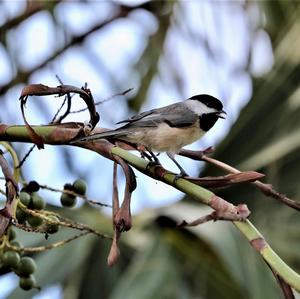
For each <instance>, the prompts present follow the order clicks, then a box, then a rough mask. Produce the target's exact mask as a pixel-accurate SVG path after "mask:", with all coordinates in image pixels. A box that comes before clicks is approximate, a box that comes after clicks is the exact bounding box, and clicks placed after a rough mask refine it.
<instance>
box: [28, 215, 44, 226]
mask: <svg viewBox="0 0 300 299" xmlns="http://www.w3.org/2000/svg"><path fill="white" fill-rule="evenodd" d="M27 222H28V223H29V224H30V225H31V226H32V227H38V226H40V225H41V224H42V223H43V219H42V218H40V217H38V216H33V215H29V216H28V217H27Z"/></svg>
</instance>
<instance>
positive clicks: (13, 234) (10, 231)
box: [8, 227, 16, 241]
mask: <svg viewBox="0 0 300 299" xmlns="http://www.w3.org/2000/svg"><path fill="white" fill-rule="evenodd" d="M15 238H16V232H15V230H14V229H13V228H12V227H10V228H9V229H8V240H9V241H12V240H14V239H15Z"/></svg>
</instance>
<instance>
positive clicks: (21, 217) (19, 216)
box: [16, 207, 27, 224]
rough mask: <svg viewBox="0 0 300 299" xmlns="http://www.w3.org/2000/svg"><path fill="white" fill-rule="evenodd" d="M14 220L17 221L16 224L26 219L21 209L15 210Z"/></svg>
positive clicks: (25, 214)
mask: <svg viewBox="0 0 300 299" xmlns="http://www.w3.org/2000/svg"><path fill="white" fill-rule="evenodd" d="M16 218H17V220H18V223H21V224H22V223H24V222H25V221H26V219H27V213H26V212H25V211H24V210H22V209H21V208H19V207H17V210H16Z"/></svg>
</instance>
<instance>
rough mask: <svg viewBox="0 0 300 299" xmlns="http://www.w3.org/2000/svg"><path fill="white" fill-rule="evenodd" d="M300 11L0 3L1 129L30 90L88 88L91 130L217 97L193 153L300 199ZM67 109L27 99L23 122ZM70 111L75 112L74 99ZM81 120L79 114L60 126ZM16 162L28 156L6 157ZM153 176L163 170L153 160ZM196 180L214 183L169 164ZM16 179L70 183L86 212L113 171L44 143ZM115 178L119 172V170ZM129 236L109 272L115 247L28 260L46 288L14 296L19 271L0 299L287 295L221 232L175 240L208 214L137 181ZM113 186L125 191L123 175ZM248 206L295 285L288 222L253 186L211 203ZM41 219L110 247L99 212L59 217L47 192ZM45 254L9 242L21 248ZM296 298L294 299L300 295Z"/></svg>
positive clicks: (17, 117) (192, 4) (293, 237)
mask: <svg viewBox="0 0 300 299" xmlns="http://www.w3.org/2000/svg"><path fill="white" fill-rule="evenodd" d="M299 4H300V2H298V1H284V0H282V1H259V2H254V1H247V0H244V1H242V0H241V1H209V0H203V1H196V0H194V1H161V2H159V1H151V2H143V1H135V0H132V1H129V0H128V1H78V2H69V1H0V33H1V34H0V38H1V40H0V69H1V72H0V100H1V102H0V105H1V113H0V121H1V122H2V123H5V124H23V120H22V118H21V112H20V109H19V102H18V98H19V95H20V92H21V90H22V88H23V87H24V86H25V85H26V84H29V83H43V84H46V85H49V86H57V85H59V84H60V83H59V82H58V79H57V77H56V76H58V77H59V78H60V80H62V82H63V83H65V84H68V85H75V86H77V87H81V86H83V85H84V84H85V82H87V83H88V86H89V88H90V89H91V91H92V92H93V95H94V98H95V100H96V101H101V100H105V99H108V98H109V97H110V96H111V95H114V94H116V93H120V92H122V91H124V90H126V89H128V88H134V89H133V91H131V92H130V93H128V94H126V95H125V96H116V97H113V98H112V99H111V100H109V101H106V102H105V103H103V104H101V105H99V106H98V108H97V109H98V112H99V113H100V115H101V121H100V124H99V125H100V126H103V127H109V128H113V127H114V126H115V123H116V122H117V121H119V120H122V119H124V118H127V117H129V116H131V115H133V114H134V113H137V112H139V111H141V110H145V109H150V108H155V107H159V106H163V105H167V104H170V103H173V102H175V101H179V100H183V99H186V98H188V97H190V96H193V95H196V94H201V93H207V94H211V95H213V96H216V97H218V98H220V99H221V100H222V101H223V103H224V107H225V110H226V112H227V116H228V117H227V119H226V120H225V121H219V122H218V123H217V124H216V125H215V126H214V128H213V129H212V130H211V131H210V132H209V134H207V135H206V136H205V138H203V139H202V140H200V141H199V142H196V143H195V144H193V145H191V146H190V147H189V148H190V149H204V148H206V147H208V146H215V147H216V151H215V153H214V157H215V158H218V159H220V160H222V161H224V162H226V163H229V164H231V165H232V166H234V167H237V168H239V169H241V170H256V171H260V172H263V173H265V174H266V175H267V177H266V179H265V181H266V182H268V183H271V184H272V185H273V186H274V187H275V188H276V189H277V190H279V191H280V192H282V193H286V194H287V195H288V196H290V197H292V198H293V199H295V200H297V198H298V197H299V193H300V184H299V173H300V167H299V162H300V151H299V147H300V118H299V112H300V89H299V81H300V64H299V62H300V51H299V48H300V35H299V32H300V7H299V6H300V5H299ZM62 100H63V99H61V98H57V97H56V98H55V97H52V98H51V97H43V98H40V97H39V98H37V97H32V98H30V99H29V101H28V104H27V109H26V115H27V116H28V120H29V122H30V123H31V124H46V123H49V122H50V121H51V119H52V117H53V115H54V114H55V112H56V111H57V109H58V107H59V106H60V105H61V103H62ZM72 107H73V110H77V109H80V108H83V107H84V105H83V103H82V100H81V99H80V98H75V97H74V99H73V106H72ZM85 120H88V114H87V113H85V112H84V113H76V114H71V115H70V116H69V117H68V119H67V121H82V122H83V121H85ZM13 146H14V148H15V149H16V151H17V152H18V154H19V157H20V158H22V157H24V155H25V154H26V152H27V151H28V149H29V148H30V145H28V144H17V143H15V144H13ZM160 159H161V161H162V163H163V165H165V166H166V167H167V168H169V169H171V170H176V168H173V167H174V166H173V165H172V163H170V162H169V161H168V159H165V157H164V155H162V156H161V158H160ZM179 161H180V163H181V164H182V165H183V167H184V168H185V169H187V170H188V171H189V173H190V174H191V175H199V174H200V175H202V176H203V175H220V174H222V172H220V171H219V170H217V169H215V168H214V167H211V166H209V165H204V164H203V163H201V162H195V161H189V160H188V159H185V158H179ZM23 174H24V177H25V178H26V180H28V181H29V180H36V181H38V182H39V183H41V184H47V185H49V186H52V187H56V188H62V187H63V185H64V183H66V182H72V181H73V180H74V179H76V178H78V177H80V178H83V179H85V180H86V181H87V183H88V196H89V198H91V199H94V200H98V201H101V202H105V203H109V202H110V200H111V189H112V185H111V183H112V163H111V162H110V161H108V160H106V159H104V158H102V157H99V156H97V155H96V154H94V153H92V152H86V151H85V150H82V149H77V148H71V147H58V146H57V147H52V146H46V148H45V150H41V151H38V150H34V151H33V153H32V154H31V155H30V156H29V158H27V160H26V162H25V164H24V166H23ZM120 175H121V173H120ZM136 175H137V182H138V188H137V190H136V191H135V193H134V195H133V200H132V204H133V206H132V208H133V212H134V214H135V216H134V227H133V228H132V230H131V231H130V232H128V233H126V234H125V235H123V236H122V239H121V244H120V247H121V259H120V262H119V263H118V264H117V265H116V266H115V267H114V268H112V269H110V268H108V267H107V265H106V257H107V254H108V251H109V247H110V242H109V241H108V240H100V239H99V238H96V237H92V236H88V237H84V238H82V239H80V240H77V241H74V242H73V243H71V244H68V245H65V246H64V247H62V248H59V249H55V250H51V251H49V252H45V253H42V254H39V255H35V256H34V258H35V260H36V261H37V264H38V270H37V273H36V279H37V282H38V284H39V285H40V286H41V287H42V290H41V291H40V292H39V291H37V290H34V291H30V292H24V291H21V290H20V289H19V288H18V287H17V285H18V279H17V277H16V275H14V274H7V275H4V276H1V278H0V288H1V294H0V298H35V299H41V298H72V299H73V298H85V299H86V298H109V299H118V298H130V299H135V298H138V299H143V298H147V299H148V298H149V299H150V298H180V299H181V298H184V299H185V298H187V299H189V298H199V299H200V298H209V299H213V298H218V299H220V298H237V299H239V298H245V299H246V298H247V299H252V298H253V299H259V298H281V290H280V289H279V288H278V286H277V285H276V282H275V279H274V278H273V276H272V274H271V272H270V271H269V270H268V267H267V266H266V265H265V264H264V262H263V261H262V259H261V257H260V256H259V255H258V254H257V253H256V252H254V250H253V249H252V248H251V247H250V245H249V244H248V242H247V241H246V240H245V239H244V238H243V237H242V236H241V235H240V234H239V233H238V232H237V231H236V230H235V228H234V227H233V226H232V225H231V224H230V223H224V222H217V223H211V224H205V225H202V226H200V227H196V228H192V229H186V230H176V229H174V228H172V227H173V226H174V223H175V222H177V221H180V220H182V219H186V220H187V221H189V220H193V219H195V218H197V217H199V216H201V215H204V214H205V213H207V212H208V211H209V210H208V209H207V208H206V207H203V206H201V205H200V204H198V203H195V202H194V201H193V200H192V199H191V198H186V197H184V196H183V194H181V193H180V192H179V191H177V190H175V189H172V188H170V187H168V186H165V185H163V184H161V183H159V182H156V181H154V180H152V179H149V178H147V177H145V176H144V175H142V174H141V173H138V172H136ZM121 183H122V178H121ZM121 185H122V184H121ZM214 191H215V192H217V194H218V195H220V196H223V197H224V198H225V199H227V200H228V201H230V202H232V203H235V204H237V203H241V202H243V203H247V204H248V206H249V207H250V209H251V211H252V214H251V217H250V220H251V221H253V223H254V224H255V225H256V226H257V227H258V229H259V230H260V231H261V232H262V233H263V234H264V236H265V237H266V239H267V241H268V242H269V243H270V244H271V246H272V247H273V248H274V250H275V251H276V252H277V253H278V254H279V255H280V256H281V257H282V258H283V259H284V260H285V261H286V262H287V263H288V264H289V265H291V266H292V267H293V268H294V269H295V270H296V271H298V272H300V262H299V261H300V251H299V245H300V238H299V236H300V228H299V227H300V221H299V215H298V213H297V212H295V211H293V210H291V209H290V208H288V207H286V206H283V205H281V204H279V203H277V202H275V200H273V199H269V198H266V197H264V196H263V195H262V194H261V193H260V192H259V191H257V190H256V189H255V188H254V187H253V186H248V185H247V186H244V185H243V186H238V187H234V188H228V189H222V190H214ZM43 195H44V197H45V198H46V199H47V202H48V203H49V205H48V208H49V209H53V210H55V211H58V212H60V213H62V214H64V215H65V216H67V217H70V218H72V219H74V220H77V221H81V222H83V223H86V224H88V225H90V226H92V227H94V228H96V229H98V230H100V231H102V232H105V233H109V234H112V229H111V220H110V213H111V211H110V210H109V209H107V210H105V209H102V210H100V209H99V208H96V207H92V206H89V205H84V204H82V203H79V204H78V206H77V207H76V208H74V209H71V210H70V209H69V210H67V209H66V208H61V207H60V203H59V195H57V194H54V193H51V192H45V193H44V194H43ZM69 235H70V232H69V230H63V229H62V230H61V231H60V232H59V233H58V234H56V235H54V236H51V238H50V239H49V240H48V241H45V240H44V237H43V236H40V235H37V234H29V233H24V232H18V239H19V240H21V242H22V243H23V244H24V245H25V246H37V245H43V244H48V243H49V242H55V241H56V240H61V239H63V238H66V237H68V236H69ZM297 298H300V297H299V296H298V297H297Z"/></svg>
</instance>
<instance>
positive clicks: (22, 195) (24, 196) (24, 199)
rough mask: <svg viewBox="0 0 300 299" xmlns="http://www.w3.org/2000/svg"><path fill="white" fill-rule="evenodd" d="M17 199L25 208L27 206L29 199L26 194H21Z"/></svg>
mask: <svg viewBox="0 0 300 299" xmlns="http://www.w3.org/2000/svg"><path fill="white" fill-rule="evenodd" d="M19 198H20V201H21V203H22V204H24V205H25V206H27V207H28V206H29V204H30V201H31V198H30V195H29V194H28V193H27V192H21V193H20V195H19Z"/></svg>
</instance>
